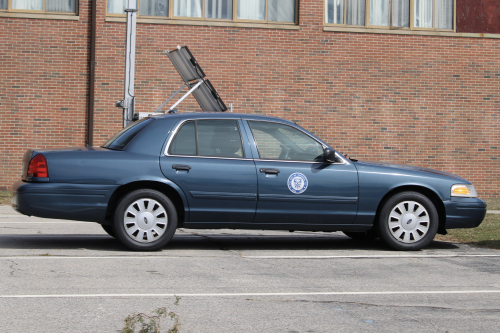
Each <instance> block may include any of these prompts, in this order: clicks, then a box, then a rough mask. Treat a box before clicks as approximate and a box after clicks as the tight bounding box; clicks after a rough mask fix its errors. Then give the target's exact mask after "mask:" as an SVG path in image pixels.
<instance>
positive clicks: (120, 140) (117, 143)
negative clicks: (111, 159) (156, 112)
mask: <svg viewBox="0 0 500 333" xmlns="http://www.w3.org/2000/svg"><path fill="white" fill-rule="evenodd" d="M153 121H155V120H154V119H153V118H145V119H142V120H139V121H137V122H134V123H132V124H130V125H128V126H127V127H125V128H124V129H122V130H121V131H120V132H118V134H116V135H115V136H114V137H112V138H111V140H109V141H108V142H106V143H105V144H104V146H102V147H103V148H109V149H114V150H123V148H125V146H126V145H127V144H128V143H129V142H130V141H132V139H133V138H135V137H136V136H137V134H139V132H141V131H142V130H143V129H145V128H146V127H147V126H148V125H150V124H151V123H152V122H153Z"/></svg>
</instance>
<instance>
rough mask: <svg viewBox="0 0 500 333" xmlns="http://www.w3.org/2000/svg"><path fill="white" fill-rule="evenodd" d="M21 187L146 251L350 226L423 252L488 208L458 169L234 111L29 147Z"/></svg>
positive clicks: (49, 208) (145, 122) (54, 210)
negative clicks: (410, 162)
mask: <svg viewBox="0 0 500 333" xmlns="http://www.w3.org/2000/svg"><path fill="white" fill-rule="evenodd" d="M13 192H14V194H15V195H14V197H13V199H12V205H13V207H15V209H16V210H17V211H19V212H21V213H23V214H26V215H33V216H39V217H46V218H52V219H68V220H78V221H91V222H97V223H100V224H101V225H102V227H103V228H104V230H105V231H106V232H108V233H109V234H110V235H112V236H114V237H116V238H117V239H119V240H120V241H121V242H122V243H123V244H124V245H125V246H127V247H128V248H130V249H133V250H141V251H144V250H157V249H160V248H162V247H164V246H165V245H166V244H167V243H168V242H169V240H170V239H171V238H172V237H173V235H174V233H175V231H176V229H177V228H181V227H182V228H197V229H218V228H231V229H271V230H310V231H343V232H344V233H345V234H346V235H347V236H350V237H352V238H364V239H367V238H377V237H380V238H381V239H382V240H383V241H384V242H385V243H386V244H387V245H388V246H390V247H392V248H394V249H397V250H418V249H421V248H423V247H425V246H427V245H428V244H429V243H430V242H431V241H432V240H433V238H434V236H435V235H436V233H443V234H444V233H446V230H447V229H453V228H474V227H477V226H478V225H479V224H480V223H481V221H482V220H483V218H484V216H485V213H486V204H485V203H484V202H483V201H482V200H480V199H478V198H477V193H476V190H475V189H474V186H473V185H472V184H471V183H470V182H468V181H467V180H465V179H463V178H461V177H459V176H456V175H453V174H449V173H445V172H441V171H436V170H430V169H425V168H421V167H412V166H405V165H394V164H387V163H374V162H362V161H355V160H351V159H349V158H346V157H345V156H342V155H341V154H339V153H338V152H336V151H335V150H334V149H333V148H332V147H330V146H329V145H328V144H326V143H325V142H323V141H321V140H320V139H319V138H317V137H315V136H314V135H312V134H311V133H309V132H308V131H306V130H304V129H303V128H301V127H300V126H298V125H296V124H294V123H292V122H290V121H286V120H283V119H278V118H272V117H266V116H257V115H247V114H233V113H189V114H167V115H163V116H159V117H149V118H144V119H142V120H140V121H137V122H135V123H133V124H132V125H130V126H129V127H127V128H125V129H123V130H122V131H120V132H119V133H118V134H117V135H116V136H114V137H113V138H112V139H111V140H109V142H107V143H106V144H105V145H103V146H102V147H99V148H86V147H80V148H64V149H61V148H59V149H51V150H42V149H40V150H39V149H30V150H28V151H27V152H26V153H25V155H24V160H23V170H22V180H20V181H18V182H16V183H15V184H14V185H13Z"/></svg>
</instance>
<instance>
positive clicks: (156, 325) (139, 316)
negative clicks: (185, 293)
mask: <svg viewBox="0 0 500 333" xmlns="http://www.w3.org/2000/svg"><path fill="white" fill-rule="evenodd" d="M180 299H181V298H180V297H179V296H175V302H174V305H179V301H180ZM167 317H168V318H170V321H173V325H172V327H171V328H170V329H167V330H166V331H164V332H166V333H178V332H179V330H180V328H181V323H180V322H179V316H178V315H177V314H176V313H175V312H173V311H170V310H169V309H167V308H165V307H163V308H158V309H156V310H154V311H153V315H151V316H148V315H147V314H144V313H134V314H131V315H129V316H128V317H127V318H125V326H124V327H123V329H122V333H161V332H162V327H161V324H162V320H163V319H165V318H167Z"/></svg>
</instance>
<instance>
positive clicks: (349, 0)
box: [325, 0, 454, 30]
mask: <svg viewBox="0 0 500 333" xmlns="http://www.w3.org/2000/svg"><path fill="white" fill-rule="evenodd" d="M412 12H413V14H412V15H413V22H412V20H411V19H410V17H411V13H412ZM453 12H454V4H453V0H325V23H328V24H335V25H345V26H360V27H369V28H392V29H405V28H406V29H435V30H453Z"/></svg>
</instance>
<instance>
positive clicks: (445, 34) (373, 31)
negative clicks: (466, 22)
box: [323, 26, 500, 38]
mask: <svg viewBox="0 0 500 333" xmlns="http://www.w3.org/2000/svg"><path fill="white" fill-rule="evenodd" d="M323 31H332V32H355V33H364V34H390V35H414V36H442V37H468V38H500V34H478V33H465V32H453V31H429V30H427V31H425V30H399V29H367V28H363V27H360V28H355V27H333V26H324V27H323Z"/></svg>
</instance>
